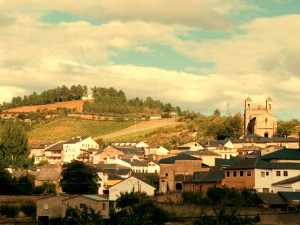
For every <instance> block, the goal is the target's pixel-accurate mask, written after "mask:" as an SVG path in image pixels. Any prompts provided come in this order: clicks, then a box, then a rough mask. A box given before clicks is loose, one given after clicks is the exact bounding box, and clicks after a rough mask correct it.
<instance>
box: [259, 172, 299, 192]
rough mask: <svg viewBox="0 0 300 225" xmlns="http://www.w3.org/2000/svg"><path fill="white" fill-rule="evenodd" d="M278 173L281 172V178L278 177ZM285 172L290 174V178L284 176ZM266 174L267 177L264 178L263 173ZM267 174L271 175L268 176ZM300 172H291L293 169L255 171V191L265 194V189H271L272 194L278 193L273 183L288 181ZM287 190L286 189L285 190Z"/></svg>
mask: <svg viewBox="0 0 300 225" xmlns="http://www.w3.org/2000/svg"><path fill="white" fill-rule="evenodd" d="M276 171H280V176H276ZM284 171H287V172H288V176H284V175H283V173H284ZM262 172H264V173H265V176H264V177H262V175H261V173H262ZM267 172H269V175H268V176H267V174H266V173H267ZM299 174H300V170H291V169H255V189H256V190H257V191H258V192H263V188H269V191H270V192H272V191H273V192H277V191H278V189H279V188H278V187H273V186H272V184H273V183H277V182H279V181H282V180H286V179H288V178H291V177H295V176H298V175H299ZM284 189H285V188H284Z"/></svg>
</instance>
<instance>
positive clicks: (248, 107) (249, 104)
mask: <svg viewBox="0 0 300 225" xmlns="http://www.w3.org/2000/svg"><path fill="white" fill-rule="evenodd" d="M251 111H252V100H251V98H249V97H248V98H246V99H245V112H244V135H247V128H248V124H249V122H250V116H251Z"/></svg>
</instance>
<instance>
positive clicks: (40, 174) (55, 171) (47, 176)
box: [34, 164, 62, 193]
mask: <svg viewBox="0 0 300 225" xmlns="http://www.w3.org/2000/svg"><path fill="white" fill-rule="evenodd" d="M61 171H62V167H61V166H60V165H57V164H49V165H45V166H41V167H39V168H38V169H37V175H36V177H35V181H34V186H41V185H43V183H51V184H55V186H56V192H57V193H61V191H62V190H61V187H60V185H59V182H60V179H61Z"/></svg>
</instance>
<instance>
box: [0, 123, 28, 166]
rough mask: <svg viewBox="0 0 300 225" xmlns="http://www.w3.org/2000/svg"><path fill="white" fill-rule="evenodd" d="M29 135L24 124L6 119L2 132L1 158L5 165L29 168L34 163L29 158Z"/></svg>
mask: <svg viewBox="0 0 300 225" xmlns="http://www.w3.org/2000/svg"><path fill="white" fill-rule="evenodd" d="M29 153H30V151H29V148H28V137H27V133H26V131H25V128H24V126H23V125H22V124H21V123H18V122H14V121H6V122H5V123H4V125H3V130H2V132H1V133H0V160H1V164H2V166H4V167H11V168H14V169H18V168H28V167H30V166H31V165H32V160H31V159H29V158H28V157H29Z"/></svg>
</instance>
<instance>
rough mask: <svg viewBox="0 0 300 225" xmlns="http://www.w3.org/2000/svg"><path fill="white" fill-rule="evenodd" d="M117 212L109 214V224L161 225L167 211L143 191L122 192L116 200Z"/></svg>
mask: <svg viewBox="0 0 300 225" xmlns="http://www.w3.org/2000/svg"><path fill="white" fill-rule="evenodd" d="M116 207H117V209H118V210H119V211H118V212H115V211H113V212H112V214H111V215H110V217H111V220H110V223H109V224H116V225H121V224H122V225H162V224H165V222H166V221H167V219H168V217H169V213H168V212H167V211H165V210H164V209H161V208H160V207H158V206H157V205H156V204H155V203H154V201H153V200H151V199H150V198H149V197H148V196H147V195H146V194H145V193H138V192H131V193H128V192H126V193H122V194H121V196H120V197H119V198H118V199H117V200H116Z"/></svg>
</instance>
